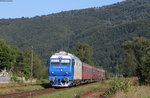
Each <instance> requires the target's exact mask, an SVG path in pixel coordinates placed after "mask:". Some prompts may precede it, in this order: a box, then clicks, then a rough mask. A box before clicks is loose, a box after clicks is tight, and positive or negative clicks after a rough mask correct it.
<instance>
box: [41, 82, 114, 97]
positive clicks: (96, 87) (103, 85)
mask: <svg viewBox="0 0 150 98" xmlns="http://www.w3.org/2000/svg"><path fill="white" fill-rule="evenodd" d="M110 85H111V81H102V82H97V83H92V84H87V85H83V86H78V87H75V88H73V87H72V88H69V89H66V90H64V91H59V92H54V93H52V94H46V95H43V96H40V97H39V98H80V94H82V93H84V92H88V91H95V92H97V91H101V90H103V89H107V88H109V86H110Z"/></svg>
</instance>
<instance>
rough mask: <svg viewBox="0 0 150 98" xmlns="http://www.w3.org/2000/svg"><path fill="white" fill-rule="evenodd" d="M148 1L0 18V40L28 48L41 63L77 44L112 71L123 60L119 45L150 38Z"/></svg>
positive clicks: (127, 1) (132, 0)
mask: <svg viewBox="0 0 150 98" xmlns="http://www.w3.org/2000/svg"><path fill="white" fill-rule="evenodd" d="M149 27H150V0H126V1H124V2H121V3H116V4H113V5H109V6H103V7H95V8H88V9H82V10H72V11H66V12H60V13H56V14H50V15H43V16H36V17H33V18H18V19H0V38H2V39H5V40H6V41H7V42H8V43H9V44H11V45H15V46H17V47H19V48H22V49H26V48H30V47H31V46H33V47H34V50H35V51H36V52H37V53H38V54H39V55H40V57H41V58H42V59H43V61H44V62H46V61H47V59H48V58H49V57H50V56H51V54H53V53H54V52H58V51H59V50H65V51H71V48H72V47H73V46H74V45H75V44H76V43H77V42H85V43H88V44H89V45H91V46H92V47H93V50H94V56H93V61H94V63H95V65H101V66H103V67H104V68H105V69H107V70H109V71H111V72H115V71H118V68H119V67H120V65H121V62H122V58H123V49H122V43H123V42H125V41H127V40H129V39H132V38H133V37H141V36H144V37H147V38H150V28H149Z"/></svg>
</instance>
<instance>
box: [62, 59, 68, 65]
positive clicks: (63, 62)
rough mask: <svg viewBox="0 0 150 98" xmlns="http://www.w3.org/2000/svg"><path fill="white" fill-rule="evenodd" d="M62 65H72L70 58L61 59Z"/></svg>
mask: <svg viewBox="0 0 150 98" xmlns="http://www.w3.org/2000/svg"><path fill="white" fill-rule="evenodd" d="M61 65H70V60H61Z"/></svg>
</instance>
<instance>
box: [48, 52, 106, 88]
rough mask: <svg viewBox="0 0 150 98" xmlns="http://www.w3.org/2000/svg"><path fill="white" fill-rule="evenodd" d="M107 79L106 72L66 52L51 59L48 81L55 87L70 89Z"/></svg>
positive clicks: (56, 54) (54, 55)
mask: <svg viewBox="0 0 150 98" xmlns="http://www.w3.org/2000/svg"><path fill="white" fill-rule="evenodd" d="M104 79H105V71H104V70H102V69H99V68H96V67H94V66H91V65H89V64H86V63H84V62H82V61H81V60H80V59H79V58H78V57H76V56H75V55H73V54H71V53H67V52H65V51H60V52H58V53H55V54H53V55H52V56H51V57H50V58H49V64H48V80H49V81H50V85H51V86H53V87H70V86H77V85H81V84H84V83H91V82H96V81H100V80H104Z"/></svg>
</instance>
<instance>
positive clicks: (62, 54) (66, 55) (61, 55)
mask: <svg viewBox="0 0 150 98" xmlns="http://www.w3.org/2000/svg"><path fill="white" fill-rule="evenodd" d="M51 58H66V59H71V58H74V59H77V60H80V59H79V58H78V57H76V56H75V55H73V54H71V53H68V52H65V51H60V52H58V53H55V54H53V55H52V56H51Z"/></svg>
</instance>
